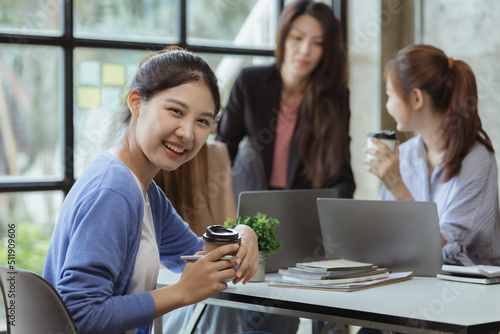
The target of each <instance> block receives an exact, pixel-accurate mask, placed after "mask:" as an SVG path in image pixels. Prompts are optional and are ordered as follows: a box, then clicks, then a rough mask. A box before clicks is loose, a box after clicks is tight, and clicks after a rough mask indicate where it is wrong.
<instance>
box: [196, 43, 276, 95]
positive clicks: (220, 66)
mask: <svg viewBox="0 0 500 334" xmlns="http://www.w3.org/2000/svg"><path fill="white" fill-rule="evenodd" d="M200 56H201V57H203V59H205V61H206V62H207V63H208V64H209V65H210V67H212V69H213V70H214V72H215V74H216V75H217V78H218V79H219V86H220V89H221V93H222V95H221V100H222V104H223V105H225V104H226V103H227V101H228V99H229V94H230V93H231V87H232V86H233V82H234V80H235V79H236V76H237V75H238V73H240V70H241V69H242V68H243V67H247V66H254V65H262V64H269V63H272V62H274V57H261V56H236V55H222V54H213V53H212V54H208V53H202V54H200Z"/></svg>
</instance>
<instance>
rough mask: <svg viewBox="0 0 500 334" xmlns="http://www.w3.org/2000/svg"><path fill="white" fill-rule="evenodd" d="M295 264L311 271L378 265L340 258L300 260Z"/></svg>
mask: <svg viewBox="0 0 500 334" xmlns="http://www.w3.org/2000/svg"><path fill="white" fill-rule="evenodd" d="M295 266H296V267H297V268H302V269H308V270H311V271H320V272H325V271H334V270H351V269H362V268H373V267H376V266H374V265H373V264H371V263H365V262H358V261H350V260H346V259H340V258H338V259H330V260H323V261H310V262H299V263H296V264H295Z"/></svg>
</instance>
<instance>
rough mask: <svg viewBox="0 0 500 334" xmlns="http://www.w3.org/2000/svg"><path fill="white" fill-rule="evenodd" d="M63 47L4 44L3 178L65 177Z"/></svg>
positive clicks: (0, 71)
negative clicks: (63, 154) (63, 152)
mask: <svg viewBox="0 0 500 334" xmlns="http://www.w3.org/2000/svg"><path fill="white" fill-rule="evenodd" d="M62 62H63V61H62V50H61V48H59V47H50V46H34V45H30V46H26V45H17V44H3V45H2V46H1V48H0V82H1V85H0V180H1V182H8V181H12V180H14V178H16V177H20V176H22V177H23V179H27V178H44V177H45V178H47V177H50V178H57V179H62V175H63V168H62V166H63V162H62V153H61V152H62V140H61V138H62V126H61V124H62V118H63V117H62V101H63V98H62V80H61V76H62V75H61V74H62Z"/></svg>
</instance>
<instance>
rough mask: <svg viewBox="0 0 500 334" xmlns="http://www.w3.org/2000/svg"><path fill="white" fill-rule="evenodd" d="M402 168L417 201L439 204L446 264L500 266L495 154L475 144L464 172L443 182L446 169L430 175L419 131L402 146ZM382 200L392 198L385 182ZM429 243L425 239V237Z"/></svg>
mask: <svg viewBox="0 0 500 334" xmlns="http://www.w3.org/2000/svg"><path fill="white" fill-rule="evenodd" d="M399 161H400V172H401V177H402V178H403V182H404V184H405V185H406V187H407V188H408V190H409V191H410V193H411V194H412V196H413V198H414V199H415V201H432V202H435V203H436V204H437V209H438V216H439V226H440V229H441V234H442V236H443V238H444V239H445V241H446V245H445V246H444V247H443V257H444V260H445V262H446V263H450V264H461V265H466V266H469V265H474V264H491V265H500V214H499V207H498V171H497V165H496V161H495V156H494V154H493V153H491V152H488V150H487V149H486V147H485V146H484V145H482V144H480V143H479V142H476V143H474V145H473V146H472V147H471V149H470V151H469V153H468V154H467V156H466V157H465V158H464V160H463V161H462V168H461V170H460V173H459V174H458V175H456V176H455V177H453V178H452V179H451V180H449V181H448V182H444V183H443V182H442V181H440V179H441V177H442V176H443V173H444V170H443V169H442V166H437V167H436V168H435V169H434V171H433V173H432V175H431V177H430V182H428V180H429V169H428V166H427V151H426V148H425V145H424V142H423V140H422V137H420V136H417V137H415V138H412V139H410V140H408V141H407V142H405V143H403V144H402V145H401V146H400V153H399ZM381 199H382V200H394V197H393V196H392V194H391V193H390V192H388V191H387V189H385V187H384V186H382V190H381ZM423 242H425V241H423Z"/></svg>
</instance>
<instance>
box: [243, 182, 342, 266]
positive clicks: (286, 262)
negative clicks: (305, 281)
mask: <svg viewBox="0 0 500 334" xmlns="http://www.w3.org/2000/svg"><path fill="white" fill-rule="evenodd" d="M336 196H337V191H336V190H335V189H304V190H268V191H243V192H241V193H240V195H239V197H238V216H240V217H242V218H245V217H247V216H253V215H255V214H256V213H257V212H261V213H264V214H266V215H267V216H269V217H273V218H276V219H278V220H279V222H280V224H279V225H278V226H277V227H276V235H277V237H278V239H279V240H281V241H282V242H283V248H282V250H281V251H279V252H277V253H273V254H270V255H268V256H267V261H266V272H277V271H278V269H280V268H285V267H289V266H293V265H295V263H297V262H302V261H313V260H321V259H324V258H325V252H324V249H323V245H322V238H321V229H320V226H319V219H318V210H317V209H316V199H317V198H318V197H329V198H334V197H336Z"/></svg>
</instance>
